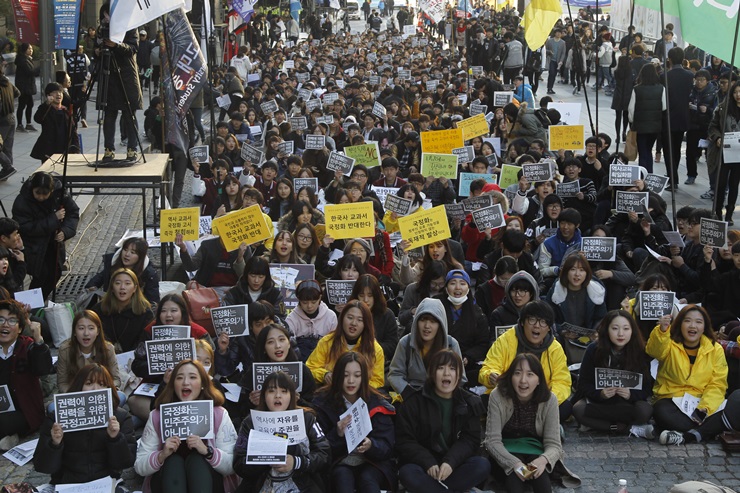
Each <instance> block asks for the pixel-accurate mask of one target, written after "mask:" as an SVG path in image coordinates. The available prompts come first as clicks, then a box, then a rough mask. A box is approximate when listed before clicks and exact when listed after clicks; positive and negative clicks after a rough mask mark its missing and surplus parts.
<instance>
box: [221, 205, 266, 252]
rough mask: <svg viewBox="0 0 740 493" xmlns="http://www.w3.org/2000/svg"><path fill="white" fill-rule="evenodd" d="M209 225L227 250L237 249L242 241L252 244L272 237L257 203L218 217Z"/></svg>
mask: <svg viewBox="0 0 740 493" xmlns="http://www.w3.org/2000/svg"><path fill="white" fill-rule="evenodd" d="M211 226H212V229H213V234H218V235H219V236H220V237H221V243H223V245H224V248H225V249H226V251H227V252H233V251H234V250H236V249H238V248H239V245H241V244H242V242H244V243H246V244H247V245H253V244H255V243H259V242H260V241H264V240H266V239H268V238H270V237H272V231H271V230H270V229H269V228H268V227H267V221H266V220H265V217H264V216H263V215H262V210H261V209H260V206H259V205H258V204H255V205H252V206H249V207H247V208H246V209H240V210H238V211H234V212H230V213H228V214H226V215H225V216H221V217H218V218H216V219H214V220H213V223H212V225H211Z"/></svg>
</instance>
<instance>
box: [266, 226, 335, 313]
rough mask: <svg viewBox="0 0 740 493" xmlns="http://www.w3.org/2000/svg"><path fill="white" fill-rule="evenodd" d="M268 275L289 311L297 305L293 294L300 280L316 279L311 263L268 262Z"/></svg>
mask: <svg viewBox="0 0 740 493" xmlns="http://www.w3.org/2000/svg"><path fill="white" fill-rule="evenodd" d="M321 226H322V227H323V225H321ZM317 229H318V228H317ZM321 238H323V234H322V235H321ZM319 241H321V239H319ZM270 276H271V277H272V281H273V282H274V283H275V287H277V288H278V289H279V290H280V294H281V295H282V297H283V303H284V305H285V311H286V312H288V313H289V312H291V311H292V310H293V309H294V308H295V307H297V306H298V298H296V296H295V288H296V286H297V285H298V283H300V282H301V281H306V280H308V279H316V267H315V266H314V265H313V264H270Z"/></svg>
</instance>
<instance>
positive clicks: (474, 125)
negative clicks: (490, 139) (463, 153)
mask: <svg viewBox="0 0 740 493" xmlns="http://www.w3.org/2000/svg"><path fill="white" fill-rule="evenodd" d="M457 128H458V129H462V136H463V140H470V139H472V138H473V137H479V136H481V135H486V134H488V133H489V132H490V129H489V126H488V122H487V121H486V115H484V114H483V113H478V114H477V115H475V116H471V117H470V118H466V119H465V120H463V121H460V122H457Z"/></svg>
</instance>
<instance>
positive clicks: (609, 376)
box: [594, 368, 642, 390]
mask: <svg viewBox="0 0 740 493" xmlns="http://www.w3.org/2000/svg"><path fill="white" fill-rule="evenodd" d="M594 371H595V374H596V375H595V378H596V387H595V388H596V390H601V389H608V388H610V387H620V388H623V389H635V390H642V373H637V372H634V371H627V370H613V369H611V368H594Z"/></svg>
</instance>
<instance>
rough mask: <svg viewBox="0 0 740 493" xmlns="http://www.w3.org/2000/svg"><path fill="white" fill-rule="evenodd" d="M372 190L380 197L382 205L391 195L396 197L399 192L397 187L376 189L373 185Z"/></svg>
mask: <svg viewBox="0 0 740 493" xmlns="http://www.w3.org/2000/svg"><path fill="white" fill-rule="evenodd" d="M370 189H371V190H372V191H373V192H375V195H377V196H378V201H379V202H380V203H381V204H385V199H386V197H388V196H389V195H396V192H398V188H396V187H376V186H375V185H373V186H371V187H370Z"/></svg>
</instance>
